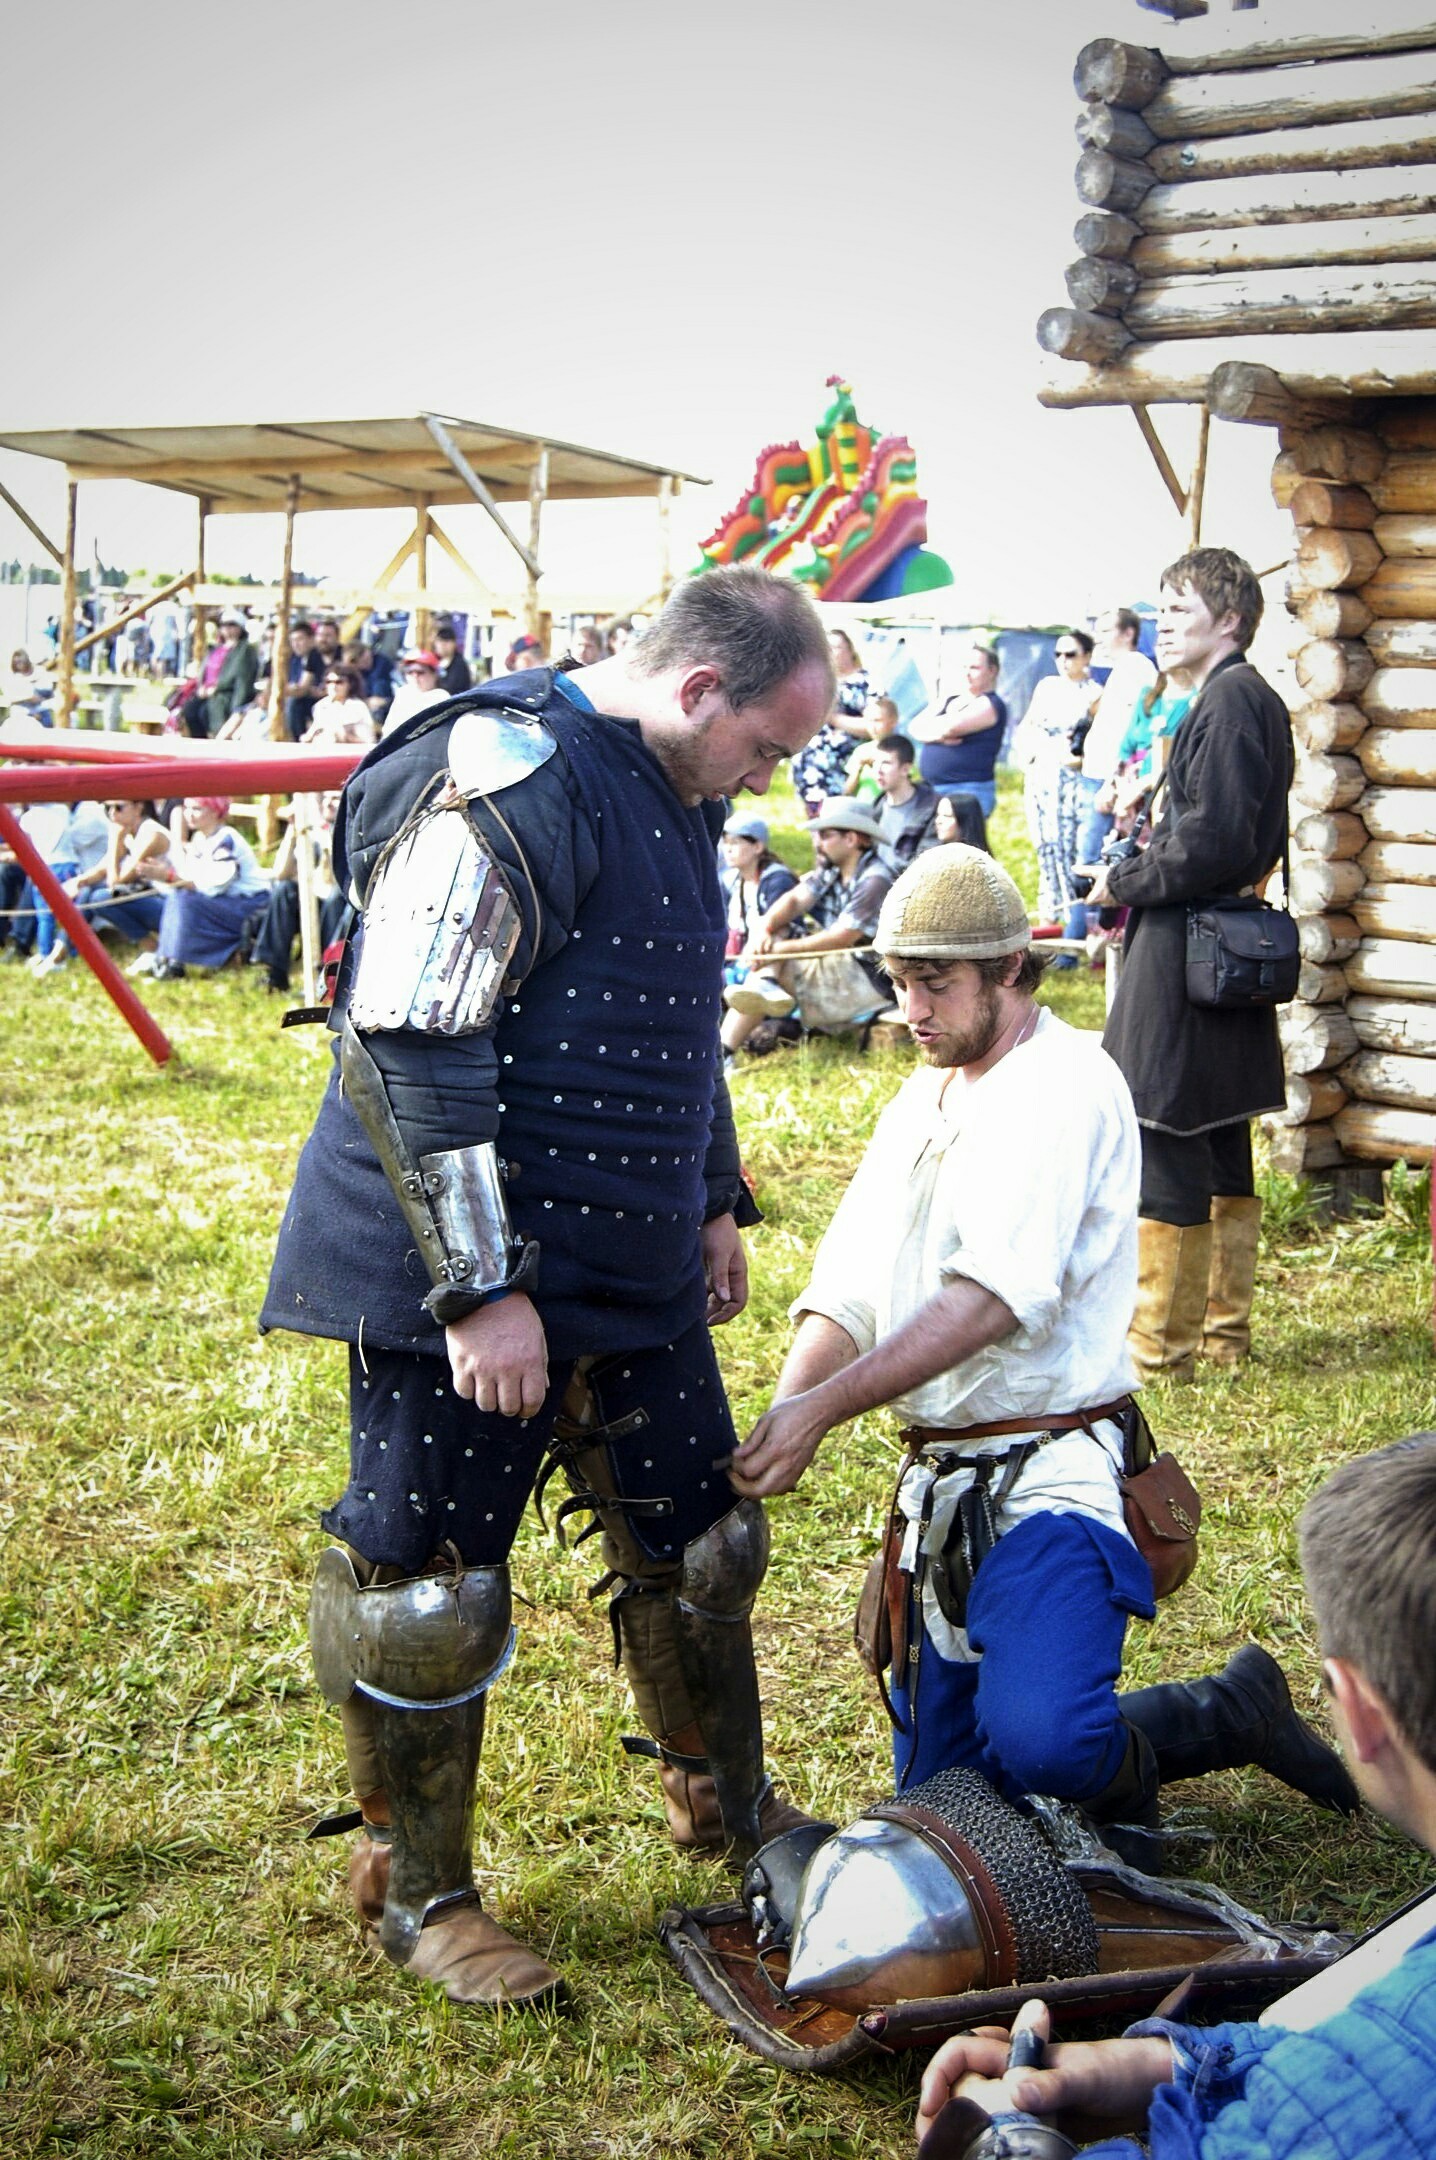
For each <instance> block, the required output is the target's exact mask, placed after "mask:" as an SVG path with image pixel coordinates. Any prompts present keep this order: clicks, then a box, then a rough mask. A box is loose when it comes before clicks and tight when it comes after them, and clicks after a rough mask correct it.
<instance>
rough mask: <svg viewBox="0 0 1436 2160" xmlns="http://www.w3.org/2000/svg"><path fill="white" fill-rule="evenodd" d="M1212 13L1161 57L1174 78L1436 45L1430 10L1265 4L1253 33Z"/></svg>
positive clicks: (1309, 2)
mask: <svg viewBox="0 0 1436 2160" xmlns="http://www.w3.org/2000/svg"><path fill="white" fill-rule="evenodd" d="M1403 18H1404V19H1403ZM1245 27H1247V26H1245V25H1242V24H1233V23H1232V22H1231V21H1230V19H1229V18H1228V17H1227V16H1226V15H1225V14H1221V13H1218V14H1213V15H1210V16H1209V17H1208V18H1207V21H1206V22H1205V23H1203V24H1201V25H1200V26H1198V27H1196V28H1194V29H1190V30H1184V31H1183V32H1182V34H1181V36H1180V38H1174V39H1171V40H1169V44H1170V48H1171V49H1170V50H1167V49H1165V48H1164V50H1163V54H1162V58H1163V60H1164V61H1165V63H1166V65H1167V66H1168V67H1169V68H1170V69H1171V71H1172V73H1173V74H1174V75H1207V74H1213V73H1218V72H1221V71H1223V70H1225V69H1228V68H1241V69H1246V68H1261V67H1275V66H1279V65H1281V64H1283V63H1286V64H1288V65H1289V64H1291V63H1293V62H1296V61H1299V60H1340V59H1343V58H1346V57H1347V56H1349V55H1352V54H1356V53H1363V52H1369V51H1370V50H1371V48H1372V47H1373V46H1379V47H1380V48H1381V50H1382V51H1383V52H1398V51H1404V50H1408V49H1417V48H1419V47H1421V46H1436V14H1433V13H1432V11H1431V9H1430V8H1429V7H1423V6H1420V5H1409V4H1408V5H1403V6H1402V7H1401V8H1393V7H1391V6H1390V5H1389V4H1387V5H1383V6H1377V7H1373V6H1371V5H1370V4H1369V0H1368V4H1367V5H1365V6H1359V5H1358V6H1352V5H1351V4H1350V0H1287V4H1285V5H1284V4H1283V0H1262V8H1261V12H1260V14H1259V15H1258V16H1257V19H1256V21H1255V22H1254V23H1253V24H1251V25H1250V29H1251V30H1252V31H1253V32H1254V33H1255V34H1254V35H1252V36H1243V35H1242V31H1243V29H1244V28H1245Z"/></svg>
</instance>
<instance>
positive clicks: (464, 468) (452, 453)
mask: <svg viewBox="0 0 1436 2160" xmlns="http://www.w3.org/2000/svg"><path fill="white" fill-rule="evenodd" d="M424 425H425V427H426V428H427V429H428V430H429V433H430V434H431V435H432V436H433V438H434V440H435V442H436V443H437V444H438V446H439V448H440V449H441V450H442V451H443V453H444V455H445V457H446V458H447V459H448V461H449V463H450V464H451V465H452V466H453V468H454V471H455V472H456V473H457V474H458V476H459V478H460V479H461V480H462V481H463V483H464V486H465V487H466V488H467V489H468V491H469V493H470V494H471V495H472V496H473V498H474V500H475V502H477V503H481V504H482V505H483V507H484V509H485V510H487V511H488V513H489V516H490V517H491V518H492V519H493V521H494V523H495V524H496V525H497V526H498V528H499V531H500V532H501V533H502V534H503V536H504V538H505V539H506V540H507V541H508V543H509V546H510V547H511V548H512V549H513V551H514V553H515V554H516V555H517V556H518V558H519V561H520V562H521V563H522V564H523V566H524V568H525V570H527V572H528V574H529V576H530V578H537V577H538V576H540V575H541V573H540V570H539V566H538V562H537V560H536V558H535V557H534V556H533V555H532V554H531V553H530V551H529V549H528V548H526V547H525V546H524V544H523V542H522V541H521V540H520V539H519V537H518V534H517V533H516V532H515V531H514V530H513V527H512V526H511V525H510V524H509V523H508V520H507V519H506V518H505V516H504V514H503V512H502V511H501V510H500V508H499V506H498V504H497V503H496V502H495V501H494V498H493V496H492V495H491V494H490V493H489V491H488V489H487V488H486V487H485V486H484V483H483V481H482V480H481V479H480V478H479V476H478V474H477V473H476V472H475V471H474V468H473V466H472V465H471V464H470V463H469V461H468V459H467V458H466V457H465V456H464V453H463V451H462V450H461V449H460V448H459V446H458V444H457V443H456V442H455V441H454V438H453V436H452V435H451V434H450V433H449V431H448V429H447V428H446V427H445V426H444V423H443V421H442V420H438V419H436V418H435V416H434V415H433V413H425V415H424ZM547 468H548V461H547V457H545V459H544V471H545V484H547Z"/></svg>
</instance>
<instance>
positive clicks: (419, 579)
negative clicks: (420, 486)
mask: <svg viewBox="0 0 1436 2160" xmlns="http://www.w3.org/2000/svg"><path fill="white" fill-rule="evenodd" d="M414 582H415V583H416V584H417V586H418V588H419V591H420V592H421V593H426V592H427V591H428V589H429V505H428V501H427V500H426V498H424V497H423V496H421V497H420V498H419V500H418V501H417V502H416V503H415V505H414ZM433 634H434V619H433V616H432V615H431V614H430V612H429V609H428V607H427V605H426V604H425V603H424V601H422V600H421V601H420V602H419V605H418V607H417V609H416V610H415V613H414V622H413V629H412V638H413V642H414V644H416V645H427V644H428V642H429V640H430V638H431V637H432V636H433Z"/></svg>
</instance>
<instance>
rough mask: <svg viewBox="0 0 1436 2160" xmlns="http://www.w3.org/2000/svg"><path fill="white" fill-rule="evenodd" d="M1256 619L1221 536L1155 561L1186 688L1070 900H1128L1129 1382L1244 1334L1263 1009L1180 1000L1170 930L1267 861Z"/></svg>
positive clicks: (1121, 1032)
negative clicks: (1114, 846)
mask: <svg viewBox="0 0 1436 2160" xmlns="http://www.w3.org/2000/svg"><path fill="white" fill-rule="evenodd" d="M1261 614H1262V595H1261V587H1260V586H1259V585H1258V583H1257V581H1256V577H1255V575H1254V573H1253V572H1252V570H1251V567H1250V565H1249V564H1247V563H1245V562H1243V560H1242V558H1241V557H1240V556H1239V555H1235V554H1233V553H1232V551H1231V550H1230V549H1229V548H1196V549H1194V550H1193V551H1192V553H1190V554H1188V555H1184V556H1183V557H1182V558H1181V560H1180V561H1179V562H1175V563H1173V564H1172V566H1171V568H1170V569H1169V570H1167V571H1165V572H1164V573H1163V576H1162V599H1161V616H1160V621H1159V627H1158V631H1157V661H1158V665H1159V666H1160V667H1162V668H1163V669H1165V670H1167V671H1168V672H1170V671H1171V670H1172V669H1173V668H1186V669H1189V670H1190V673H1191V680H1192V682H1193V684H1194V685H1195V686H1196V696H1195V699H1194V701H1193V704H1192V707H1191V710H1190V712H1189V713H1188V715H1187V718H1186V720H1185V721H1184V723H1183V726H1182V729H1181V732H1180V734H1178V735H1177V737H1176V738H1175V742H1174V744H1173V749H1172V760H1171V764H1170V766H1169V767H1168V771H1167V785H1166V790H1165V796H1166V801H1165V807H1164V809H1163V810H1162V813H1161V816H1160V818H1159V820H1158V824H1157V829H1156V832H1155V833H1154V835H1153V837H1152V842H1151V845H1150V847H1148V848H1147V849H1145V851H1144V852H1143V853H1141V854H1139V855H1136V856H1133V857H1132V858H1131V860H1130V861H1127V862H1119V863H1115V864H1113V865H1112V867H1111V868H1110V869H1109V870H1107V872H1106V873H1105V875H1104V876H1100V877H1099V878H1098V880H1097V882H1096V884H1095V885H1094V887H1093V890H1092V893H1091V895H1090V898H1089V903H1088V904H1089V905H1096V906H1117V907H1127V908H1130V909H1131V911H1132V913H1131V919H1130V921H1129V923H1128V926H1127V933H1126V951H1125V957H1124V965H1123V969H1122V980H1121V984H1120V986H1119V988H1118V992H1117V998H1116V1002H1115V1004H1114V1005H1113V1008H1112V1016H1111V1019H1110V1020H1109V1021H1108V1023H1107V1032H1106V1034H1105V1036H1104V1037H1103V1042H1104V1044H1105V1047H1106V1048H1107V1049H1108V1050H1109V1051H1110V1053H1111V1055H1112V1056H1113V1057H1114V1058H1115V1059H1116V1061H1117V1063H1118V1065H1119V1066H1120V1067H1121V1069H1122V1071H1123V1073H1124V1074H1125V1075H1126V1078H1127V1083H1128V1085H1129V1086H1130V1088H1131V1090H1132V1097H1133V1100H1134V1102H1135V1103H1136V1106H1137V1118H1138V1122H1139V1123H1140V1125H1141V1128H1142V1194H1141V1203H1140V1212H1141V1244H1140V1269H1139V1277H1138V1288H1137V1310H1136V1316H1135V1318H1134V1320H1133V1323H1132V1334H1131V1340H1130V1348H1131V1351H1132V1356H1133V1358H1134V1360H1135V1362H1136V1364H1137V1366H1138V1368H1139V1370H1140V1371H1141V1372H1142V1374H1143V1375H1144V1376H1148V1375H1150V1374H1152V1373H1154V1372H1165V1373H1167V1374H1169V1375H1172V1376H1174V1377H1177V1378H1190V1377H1191V1374H1192V1370H1193V1364H1194V1360H1195V1357H1196V1354H1197V1352H1198V1351H1199V1350H1200V1351H1201V1352H1202V1354H1203V1355H1204V1356H1206V1357H1208V1358H1210V1359H1212V1360H1213V1361H1214V1362H1215V1363H1217V1364H1221V1365H1236V1364H1239V1363H1240V1362H1241V1360H1242V1359H1243V1358H1244V1357H1245V1356H1246V1354H1247V1351H1248V1349H1249V1348H1250V1346H1251V1303H1252V1289H1253V1284H1254V1281H1255V1277H1256V1257H1257V1240H1258V1236H1259V1233H1260V1228H1261V1202H1260V1200H1258V1199H1257V1198H1256V1197H1255V1196H1254V1191H1253V1182H1252V1153H1251V1120H1252V1119H1253V1118H1254V1117H1258V1116H1260V1115H1261V1114H1262V1113H1263V1112H1264V1111H1268V1110H1279V1109H1280V1108H1281V1107H1282V1105H1283V1103H1284V1102H1285V1101H1286V1083H1285V1078H1284V1075H1283V1071H1282V1058H1281V1047H1280V1044H1279V1042H1278V1040H1277V1028H1276V1010H1275V1008H1274V1007H1273V1006H1270V1005H1266V1006H1252V1007H1249V1008H1246V1009H1240V1010H1222V1009H1218V1008H1209V1007H1204V1006H1196V1005H1191V1004H1189V1003H1188V1001H1187V992H1186V928H1187V907H1188V905H1189V903H1191V902H1193V901H1207V900H1213V899H1216V898H1218V897H1221V896H1223V895H1228V896H1234V895H1237V894H1245V893H1250V892H1251V891H1252V890H1253V889H1254V888H1255V887H1257V886H1259V885H1260V884H1261V883H1262V882H1263V881H1264V880H1265V879H1266V878H1267V877H1268V876H1269V875H1270V874H1271V871H1272V869H1273V868H1274V866H1275V865H1276V864H1277V863H1278V862H1279V861H1280V860H1281V854H1282V847H1283V844H1284V842H1285V838H1286V815H1287V811H1286V803H1287V794H1288V791H1289V789H1290V787H1291V779H1292V764H1293V758H1292V747H1291V724H1290V721H1289V720H1288V718H1287V711H1286V707H1285V705H1284V704H1283V703H1282V701H1281V699H1280V698H1279V697H1278V696H1277V693H1276V692H1275V691H1274V690H1273V689H1272V687H1271V685H1270V684H1269V683H1267V682H1265V681H1264V680H1263V678H1262V677H1261V676H1260V675H1259V674H1258V673H1257V671H1256V669H1255V668H1254V667H1252V666H1251V665H1250V664H1249V662H1248V661H1247V659H1246V649H1247V647H1248V645H1249V644H1250V643H1251V640H1252V638H1253V636H1254V635H1255V633H1256V628H1257V624H1258V623H1259V622H1260V621H1261Z"/></svg>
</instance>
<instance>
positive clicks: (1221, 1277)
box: [1202, 1194, 1261, 1365]
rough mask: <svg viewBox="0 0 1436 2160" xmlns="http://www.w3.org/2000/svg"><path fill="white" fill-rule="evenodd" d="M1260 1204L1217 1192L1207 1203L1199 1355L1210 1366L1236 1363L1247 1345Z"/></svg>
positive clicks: (1250, 1336) (1255, 1265)
mask: <svg viewBox="0 0 1436 2160" xmlns="http://www.w3.org/2000/svg"><path fill="white" fill-rule="evenodd" d="M1260 1241H1261V1202H1260V1200H1258V1199H1255V1198H1254V1197H1252V1196H1251V1195H1250V1194H1248V1195H1246V1196H1245V1197H1243V1198H1233V1197H1229V1196H1227V1195H1226V1194H1218V1196H1217V1198H1216V1199H1215V1200H1213V1202H1212V1258H1211V1272H1210V1275H1209V1277H1208V1282H1207V1312H1206V1320H1205V1323H1204V1325H1203V1328H1202V1356H1203V1357H1204V1358H1208V1359H1209V1360H1210V1361H1211V1363H1212V1364H1213V1365H1240V1364H1241V1363H1242V1362H1243V1360H1244V1359H1245V1358H1246V1357H1247V1355H1248V1354H1249V1352H1250V1350H1251V1346H1252V1329H1251V1318H1252V1293H1253V1291H1254V1290H1255V1288H1256V1267H1257V1246H1258V1244H1259V1243H1260Z"/></svg>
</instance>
